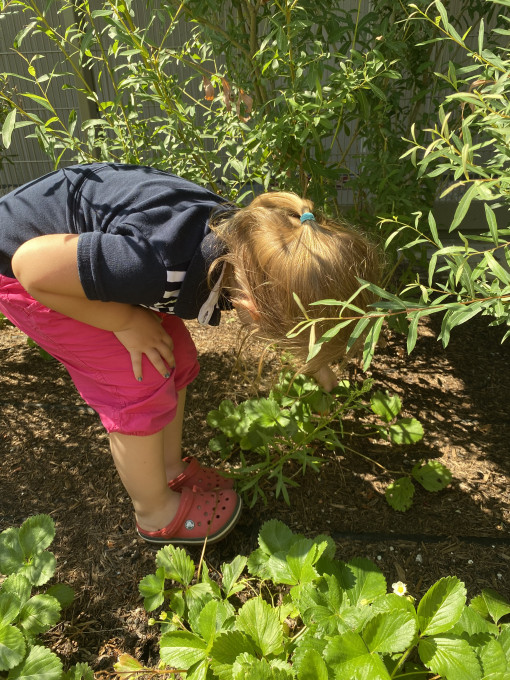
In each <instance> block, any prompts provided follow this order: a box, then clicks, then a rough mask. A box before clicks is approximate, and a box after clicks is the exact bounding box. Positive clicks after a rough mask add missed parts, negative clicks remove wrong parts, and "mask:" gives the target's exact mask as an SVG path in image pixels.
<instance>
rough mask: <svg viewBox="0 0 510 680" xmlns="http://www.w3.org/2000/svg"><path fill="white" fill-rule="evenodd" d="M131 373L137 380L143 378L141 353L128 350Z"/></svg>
mask: <svg viewBox="0 0 510 680" xmlns="http://www.w3.org/2000/svg"><path fill="white" fill-rule="evenodd" d="M130 355H131V365H132V367H133V375H134V376H135V378H136V379H137V380H139V381H141V380H143V374H142V355H141V354H140V352H130Z"/></svg>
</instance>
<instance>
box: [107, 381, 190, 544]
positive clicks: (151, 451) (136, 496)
mask: <svg viewBox="0 0 510 680" xmlns="http://www.w3.org/2000/svg"><path fill="white" fill-rule="evenodd" d="M185 399H186V390H181V391H180V392H179V400H178V406H177V412H176V415H175V418H174V420H173V421H172V422H171V423H169V425H167V426H166V427H165V428H164V429H163V430H161V431H160V432H156V433H155V434H151V435H148V436H145V437H139V436H135V435H127V434H120V433H119V432H111V433H110V449H111V452H112V456H113V460H114V462H115V466H116V468H117V471H118V473H119V476H120V478H121V480H122V483H123V484H124V486H125V488H126V491H127V492H128V494H129V496H130V498H131V501H132V502H133V507H134V509H135V516H136V521H137V522H138V524H139V525H140V527H141V528H142V529H145V531H158V530H159V529H162V528H163V527H166V526H167V525H168V524H169V523H170V522H171V521H172V519H173V518H174V517H175V514H176V513H177V508H178V507H179V501H180V498H181V495H180V494H179V493H176V492H175V491H171V490H170V489H169V488H168V480H170V479H173V478H174V477H177V476H178V475H179V474H180V473H181V472H182V471H183V470H184V468H185V467H186V463H183V462H182V460H181V440H182V421H183V416H184V402H185ZM167 475H169V476H167Z"/></svg>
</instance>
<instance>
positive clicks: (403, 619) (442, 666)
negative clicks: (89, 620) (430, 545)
mask: <svg viewBox="0 0 510 680" xmlns="http://www.w3.org/2000/svg"><path fill="white" fill-rule="evenodd" d="M258 544H259V547H258V548H257V549H256V550H255V551H254V552H252V553H251V555H250V556H249V557H248V558H246V557H243V556H239V555H238V556H236V557H235V558H234V560H233V561H232V562H229V563H226V564H223V565H222V573H221V575H220V578H219V579H218V578H216V577H215V578H214V579H213V578H212V577H211V575H210V573H209V571H208V569H207V567H206V565H204V564H203V563H202V562H201V563H200V565H199V567H198V572H196V565H195V564H194V562H193V560H192V559H191V558H190V557H189V555H188V554H187V553H186V552H185V551H184V550H183V549H181V548H175V547H174V546H166V547H165V548H163V549H161V550H160V551H159V552H158V553H157V555H156V566H157V569H156V572H155V573H154V574H150V575H148V576H146V577H145V578H144V579H143V580H142V581H141V583H140V593H141V595H142V597H143V598H144V603H145V608H146V609H147V611H149V612H155V614H154V618H153V619H152V620H151V621H150V622H151V623H152V624H156V623H157V624H158V625H159V626H160V628H161V638H160V642H159V644H160V659H161V664H160V666H159V668H158V669H157V670H155V669H153V672H154V675H151V676H150V677H154V676H155V675H156V674H157V675H158V676H159V674H161V673H163V674H164V672H165V669H167V670H168V671H169V673H172V674H174V673H177V672H179V675H180V677H182V678H186V680H199V679H205V678H207V679H210V680H215V679H219V680H312V679H313V680H330V679H334V680H336V679H338V680H362V679H368V680H397V679H400V678H402V679H404V678H406V679H407V680H418V679H423V680H425V679H426V678H430V679H431V680H432V678H434V680H440V679H441V678H445V680H508V678H509V677H510V626H509V625H508V624H507V623H505V622H504V620H505V618H506V617H507V616H508V614H509V613H510V604H509V603H507V602H506V601H505V600H504V599H503V598H502V597H501V596H500V595H499V594H498V593H496V592H495V591H493V590H490V589H487V590H483V591H482V594H481V595H479V596H478V597H475V598H473V599H472V600H471V601H470V602H469V603H468V601H467V598H466V588H465V586H464V584H463V583H462V582H461V581H460V580H459V579H458V578H457V577H455V576H447V577H445V578H441V579H440V580H439V581H437V582H436V583H435V584H434V585H432V586H431V587H430V588H429V589H428V591H427V592H426V593H425V594H424V596H423V597H422V598H421V600H420V601H419V602H417V600H416V599H415V598H414V597H413V596H412V595H409V594H407V593H406V590H407V589H406V586H405V584H403V583H400V582H399V583H395V584H393V588H392V590H393V592H388V590H389V588H388V584H387V582H386V579H385V577H384V575H383V574H382V572H381V571H380V570H379V569H378V568H377V566H376V565H375V564H374V563H372V562H371V561H370V560H368V559H364V558H355V559H353V560H352V561H350V562H348V563H345V562H342V561H341V560H337V559H335V545H334V543H333V541H332V539H331V538H330V537H329V536H318V537H316V538H315V539H311V538H306V537H305V536H302V535H299V534H294V533H293V532H292V531H291V530H290V529H289V528H288V527H286V526H285V525H284V524H282V523H281V522H279V521H277V520H271V521H269V522H267V523H266V524H264V525H263V526H262V528H261V531H260V534H259V539H258ZM156 610H157V613H156ZM116 670H117V672H119V673H130V674H131V675H130V677H132V678H136V677H142V674H144V673H147V671H150V670H151V669H148V668H145V667H143V666H142V664H141V663H140V662H139V661H137V660H136V659H134V658H133V657H130V656H129V655H122V656H121V658H120V659H119V661H118V663H117V664H116ZM143 677H147V676H146V675H143Z"/></svg>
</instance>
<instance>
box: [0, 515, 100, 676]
mask: <svg viewBox="0 0 510 680" xmlns="http://www.w3.org/2000/svg"><path fill="white" fill-rule="evenodd" d="M54 537H55V525H54V522H53V520H52V519H51V517H49V516H48V515H35V516H33V517H29V518H28V519H27V520H26V521H25V522H23V524H22V525H21V527H20V528H19V529H17V528H10V529H6V530H5V531H2V533H1V534H0V573H1V574H4V575H5V576H6V578H5V579H4V580H3V582H2V583H1V585H0V678H4V679H5V680H34V679H35V678H37V679H38V680H93V673H92V670H91V669H90V668H89V666H88V665H87V664H77V665H76V666H73V667H72V668H71V669H70V670H69V671H65V672H64V671H63V669H62V662H61V661H60V659H59V658H58V657H57V655H56V654H54V653H53V652H51V651H50V650H49V649H46V647H44V646H43V645H41V644H40V643H39V640H38V638H39V636H40V635H41V634H43V633H45V632H46V631H48V630H49V629H50V628H52V627H53V626H54V625H55V624H56V623H57V622H58V621H59V619H60V612H61V609H62V608H63V607H67V606H69V605H70V604H71V602H72V601H73V597H74V593H73V591H72V589H71V588H70V587H69V586H67V585H65V584H56V585H52V586H50V587H49V588H47V589H46V590H45V591H41V586H43V585H45V584H46V583H48V581H49V580H50V579H51V577H52V576H53V574H54V573H55V565H56V560H55V556H54V555H53V553H51V552H49V551H48V550H47V548H48V547H49V546H50V544H51V543H52V541H53V538H54ZM34 588H36V589H37V592H36V593H35V594H34V593H33V590H34Z"/></svg>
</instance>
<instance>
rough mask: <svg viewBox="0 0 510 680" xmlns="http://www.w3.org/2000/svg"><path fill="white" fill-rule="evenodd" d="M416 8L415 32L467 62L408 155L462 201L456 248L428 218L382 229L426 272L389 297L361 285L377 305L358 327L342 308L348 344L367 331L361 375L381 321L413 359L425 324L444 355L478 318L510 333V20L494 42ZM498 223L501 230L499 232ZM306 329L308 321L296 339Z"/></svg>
mask: <svg viewBox="0 0 510 680" xmlns="http://www.w3.org/2000/svg"><path fill="white" fill-rule="evenodd" d="M489 4H490V7H491V8H494V7H498V9H499V7H500V6H502V5H503V6H505V7H506V6H508V0H490V3H486V5H489ZM410 8H411V10H413V15H412V20H413V22H418V23H425V24H427V25H428V26H431V27H433V29H434V35H435V37H434V40H435V41H436V42H437V43H441V44H447V43H449V44H455V45H456V46H457V48H458V49H459V50H461V51H462V52H463V53H464V57H465V58H464V62H463V63H459V62H453V61H450V62H449V63H448V66H447V68H446V71H445V73H442V74H438V76H437V77H440V78H441V79H442V80H443V81H444V82H445V83H447V84H448V85H449V88H450V90H449V94H448V95H447V96H446V97H445V98H444V99H443V101H442V104H441V106H440V107H439V114H438V115H439V120H438V122H436V123H435V124H434V125H431V126H429V127H428V128H427V129H426V130H425V132H426V133H427V135H428V138H427V140H426V141H419V137H420V136H421V134H422V132H423V130H418V129H417V128H414V127H413V128H412V129H411V130H410V135H409V136H410V139H409V141H408V144H409V146H410V148H408V150H407V151H406V153H405V154H404V156H405V157H411V158H412V160H413V163H414V164H415V165H416V167H417V173H418V176H419V177H429V178H441V179H442V180H443V182H444V183H445V185H446V188H445V190H444V192H443V194H442V197H443V198H444V197H447V196H448V194H449V193H450V192H451V191H454V190H455V191H457V192H460V194H461V198H460V200H459V201H458V205H457V207H456V210H455V214H454V216H453V219H452V221H451V223H450V226H449V234H448V236H447V238H448V239H449V240H450V243H444V241H445V240H446V239H445V237H443V236H442V235H440V231H439V229H438V226H437V223H436V218H435V216H434V214H433V212H432V211H430V212H427V213H426V214H424V213H423V212H421V211H420V212H417V213H416V214H415V215H414V218H413V219H411V220H409V221H405V220H400V219H399V218H397V217H393V218H388V219H386V220H384V228H385V229H391V233H390V235H389V236H388V237H387V239H386V247H387V248H392V247H393V244H394V243H395V242H398V245H399V249H400V255H401V257H402V258H403V259H405V258H406V257H407V256H408V255H409V256H410V258H411V259H416V252H417V251H419V250H420V249H421V250H427V251H428V255H429V260H428V262H425V264H424V266H425V270H424V271H423V270H421V271H420V270H418V271H415V272H414V275H413V278H412V280H410V281H407V282H406V281H404V282H402V281H401V280H400V281H397V289H396V290H395V288H394V287H393V288H390V286H389V285H388V286H387V288H386V289H383V288H381V287H377V286H374V285H373V284H364V285H366V287H368V288H369V289H371V290H372V291H373V292H374V293H375V294H376V295H377V296H378V297H379V298H380V301H379V302H378V303H376V304H375V305H374V306H373V310H371V311H370V312H369V314H368V315H365V317H364V318H362V319H361V320H358V319H355V318H354V317H353V315H350V312H351V311H357V312H359V311H360V310H356V308H355V307H354V306H353V305H352V304H350V303H349V301H347V302H346V303H345V304H344V307H343V313H342V316H343V320H342V322H340V323H342V324H344V325H345V324H346V323H351V324H352V325H353V332H352V336H351V342H352V343H354V341H355V340H356V339H357V338H358V337H359V336H360V335H361V334H362V333H363V332H366V331H367V329H368V328H371V332H370V333H369V334H368V335H367V341H366V342H365V347H364V356H365V366H367V365H368V364H369V363H370V361H371V358H372V355H373V348H374V346H375V342H376V340H377V338H378V336H379V333H380V331H381V329H382V327H383V324H384V322H385V321H388V322H389V323H390V324H391V325H392V326H393V327H394V328H398V329H399V330H401V331H403V332H404V333H406V334H407V348H408V351H409V352H411V351H412V350H413V348H414V346H415V344H416V339H417V332H418V324H419V322H420V319H421V318H422V317H424V316H430V315H432V314H440V315H441V317H442V324H441V332H440V334H439V340H440V341H441V342H442V344H443V346H445V347H446V346H447V345H448V342H449V340H450V334H451V332H452V330H453V329H454V328H456V327H458V326H460V325H461V324H463V323H466V322H467V321H469V320H470V319H471V318H473V317H475V316H486V317H488V320H489V325H491V326H507V327H508V326H509V325H510V311H509V310H510V307H509V305H508V301H509V300H510V271H509V270H510V251H509V245H510V238H509V236H510V229H509V228H508V224H507V222H506V215H507V213H508V207H509V205H510V165H509V156H508V136H509V134H510V122H509V118H508V110H509V107H510V86H509V75H510V54H509V49H508V47H507V46H506V44H505V42H504V41H505V40H507V39H508V36H509V35H510V30H509V29H508V17H507V16H505V15H504V14H501V16H500V17H499V24H502V26H503V27H501V26H499V27H496V28H494V30H493V31H492V35H489V31H488V28H487V24H486V22H485V21H484V20H483V19H482V20H481V21H480V22H479V25H478V31H477V34H476V35H475V36H468V35H467V34H466V33H462V32H461V31H460V29H459V27H458V25H457V24H458V17H455V18H449V16H448V12H447V10H446V8H445V6H444V5H443V4H442V3H441V2H440V0H434V2H432V3H431V4H430V5H428V6H427V7H426V9H420V6H418V5H416V4H412V5H410ZM471 37H472V39H471V41H470V40H469V38H471ZM498 37H499V43H498V42H497V41H496V38H498ZM473 43H475V46H473ZM406 191H407V187H406ZM475 202H478V203H479V204H481V205H482V206H483V212H484V214H485V217H484V218H482V221H481V223H480V225H479V227H478V228H477V229H476V230H475V232H474V233H471V232H465V231H464V230H463V229H462V227H463V224H464V220H465V218H466V215H467V212H468V209H469V207H470V206H472V205H474V203H475ZM498 209H500V213H499V214H500V215H501V217H499V216H498V212H497V211H498ZM501 218H503V219H505V223H504V224H498V220H501ZM452 237H453V242H451V241H452ZM323 304H324V303H323ZM325 304H333V301H328V302H326V303H325ZM334 304H338V302H334ZM308 327H309V323H308V322H307V321H303V322H302V324H300V326H299V327H298V328H297V329H295V332H298V331H300V330H301V331H305V330H306V329H307V328H308ZM509 332H510V331H507V332H506V333H505V334H504V336H503V340H506V338H507V337H508V335H509ZM320 342H321V339H320V338H319V339H318V340H317V343H315V347H313V348H312V352H311V353H313V352H314V351H317V349H318V348H320ZM312 344H313V343H312Z"/></svg>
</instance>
